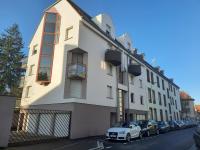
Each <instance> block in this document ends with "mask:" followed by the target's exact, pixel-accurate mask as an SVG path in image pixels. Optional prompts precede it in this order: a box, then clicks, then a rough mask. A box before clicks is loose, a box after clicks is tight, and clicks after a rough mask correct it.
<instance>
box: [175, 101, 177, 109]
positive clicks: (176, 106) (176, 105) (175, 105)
mask: <svg viewBox="0 0 200 150" xmlns="http://www.w3.org/2000/svg"><path fill="white" fill-rule="evenodd" d="M175 106H176V109H177V102H176V100H175Z"/></svg>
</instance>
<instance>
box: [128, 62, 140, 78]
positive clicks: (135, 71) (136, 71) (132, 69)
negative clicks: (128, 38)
mask: <svg viewBox="0 0 200 150" xmlns="http://www.w3.org/2000/svg"><path fill="white" fill-rule="evenodd" d="M128 72H129V73H130V74H132V75H134V76H140V75H141V72H142V71H141V65H138V64H130V65H129V66H128Z"/></svg>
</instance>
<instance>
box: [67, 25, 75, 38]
mask: <svg viewBox="0 0 200 150" xmlns="http://www.w3.org/2000/svg"><path fill="white" fill-rule="evenodd" d="M71 38H73V26H71V27H69V28H67V29H66V31H65V40H69V39H71Z"/></svg>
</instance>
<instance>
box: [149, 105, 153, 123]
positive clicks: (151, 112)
mask: <svg viewBox="0 0 200 150" xmlns="http://www.w3.org/2000/svg"><path fill="white" fill-rule="evenodd" d="M149 112H150V119H151V120H153V109H152V108H151V107H149Z"/></svg>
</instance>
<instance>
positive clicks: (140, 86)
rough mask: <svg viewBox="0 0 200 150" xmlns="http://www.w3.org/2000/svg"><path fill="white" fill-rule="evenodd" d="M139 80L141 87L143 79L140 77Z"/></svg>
mask: <svg viewBox="0 0 200 150" xmlns="http://www.w3.org/2000/svg"><path fill="white" fill-rule="evenodd" d="M139 82H140V88H142V80H141V79H139Z"/></svg>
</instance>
